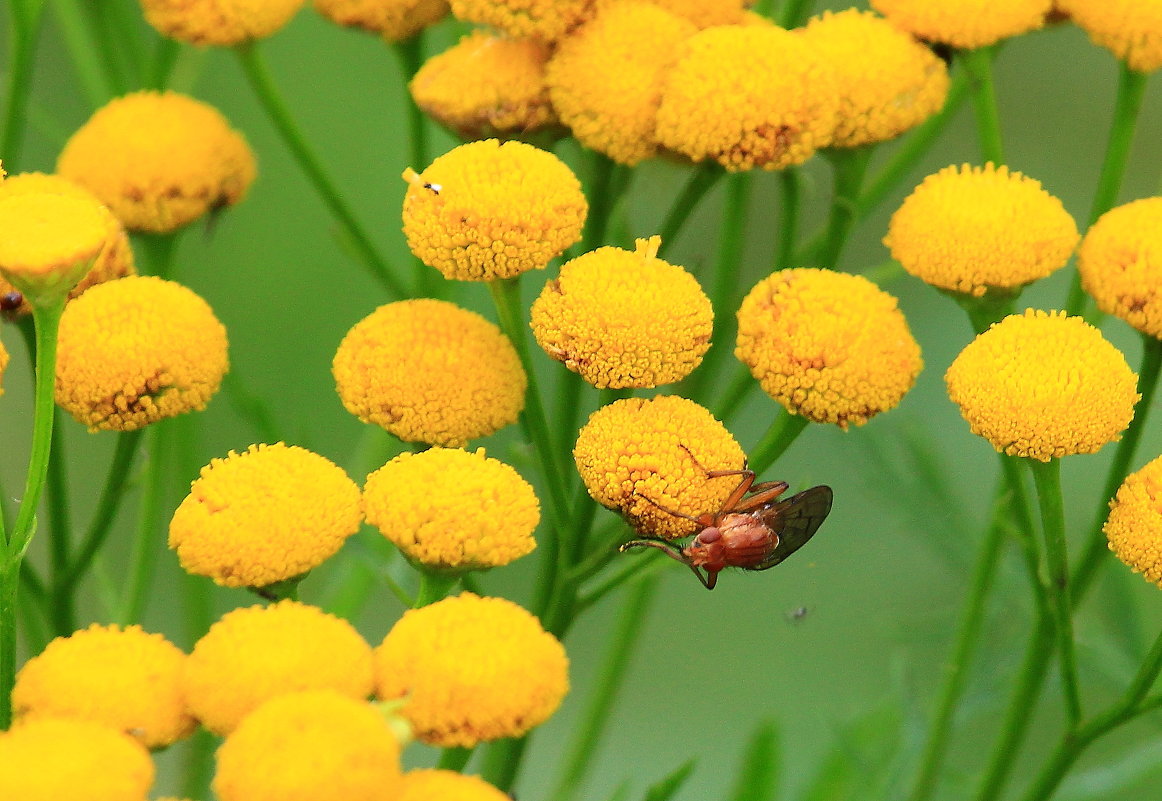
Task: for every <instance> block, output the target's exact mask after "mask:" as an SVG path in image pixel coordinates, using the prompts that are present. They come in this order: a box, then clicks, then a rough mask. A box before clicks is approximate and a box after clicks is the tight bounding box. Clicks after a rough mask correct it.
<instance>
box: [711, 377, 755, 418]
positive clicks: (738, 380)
mask: <svg viewBox="0 0 1162 801" xmlns="http://www.w3.org/2000/svg"><path fill="white" fill-rule="evenodd" d="M758 385H759V382H758V381H756V380H755V379H754V377H753V376H751V374H750V371H749V370H748V369H747V368H746V367H745V366H743V365H738V366H737V367H736V369H735V372H734V378H732V379H730V381H729V382H728V383H727V385H726V389H725V390H724V391H723V393H722V397H721V398H720V399H719V400H718V401H717V402H716V403H715V404H714V416H715V417H717V418H718V419H719V420H729V419H730V418H731V417H732V416H733V415H734V413H735V412H736V411H738V407H739V406H741V405H742V403H743V401H745V400H746V398H747V395H749V394H750V393H751V391H752V390H753V389H754V388H755V387H757V386H758Z"/></svg>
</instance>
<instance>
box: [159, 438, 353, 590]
mask: <svg viewBox="0 0 1162 801" xmlns="http://www.w3.org/2000/svg"><path fill="white" fill-rule="evenodd" d="M362 520H363V508H362V502H361V496H360V492H359V487H358V486H356V484H355V482H354V481H352V480H351V479H350V478H348V477H347V474H346V473H344V472H343V470H342V468H340V467H339V466H337V465H335V464H334V463H333V462H331V461H329V460H328V459H326V458H324V457H322V456H320V455H318V454H317V453H312V452H311V451H308V450H306V449H305V448H299V447H297V446H294V445H291V446H287V445H284V444H283V443H281V442H279V443H276V444H274V445H251V446H250V447H249V448H248V449H247V450H245V451H244V452H242V453H235V452H234V451H231V452H230V454H229V455H228V456H227V457H226V458H225V459H214V460H212V461H211V462H210V464H208V465H207V466H205V467H203V468H202V472H201V475H200V476H199V477H198V478H197V479H196V480H195V481H194V482H193V484H192V485H191V486H190V494H189V495H187V496H186V498H185V500H183V501H182V502H181V505H179V506H178V508H177V511H175V512H174V515H173V519H172V520H171V521H170V524H169V547H170V548H173V549H174V550H175V551H177V554H178V559H180V560H181V563H182V567H184V568H185V569H186V570H187V571H188V572H190V573H193V574H194V575H198V576H208V577H210V578H212V579H213V580H214V582H215V583H217V584H221V585H223V586H225V587H265V586H267V585H268V584H274V583H275V582H279V581H287V580H288V579H294V578H297V577H299V576H302V575H303V574H304V573H307V572H308V571H310V570H312V569H313V568H315V567H318V566H319V565H321V564H322V563H323V562H324V561H326V560H327V559H328V558H330V557H331V556H332V555H334V554H335V552H336V551H338V550H339V548H340V547H342V545H343V543H344V542H345V541H346V539H347V538H348V537H350V536H351V535H352V534H354V533H355V532H356V531H358V530H359V524H360V523H361V522H362Z"/></svg>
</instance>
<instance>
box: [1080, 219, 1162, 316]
mask: <svg viewBox="0 0 1162 801" xmlns="http://www.w3.org/2000/svg"><path fill="white" fill-rule="evenodd" d="M1077 268H1078V270H1079V271H1080V272H1081V285H1082V286H1083V287H1084V288H1085V291H1086V292H1088V293H1089V294H1090V295H1092V296H1093V299H1094V300H1095V301H1097V306H1098V308H1099V309H1101V310H1102V311H1103V312H1105V313H1106V314H1113V315H1116V316H1118V317H1120V318H1122V319H1123V320H1125V321H1126V322H1127V323H1129V324H1130V325H1132V326H1133V327H1134V328H1136V329H1138V330H1139V331H1141V332H1142V333H1144V334H1149V335H1150V336H1152V337H1158V338H1162V197H1151V198H1144V199H1142V200H1135V201H1133V202H1132V203H1127V204H1125V205H1123V206H1118V207H1117V208H1115V209H1112V210H1110V211H1108V212H1106V213H1105V214H1103V215H1102V216H1101V217H1100V218H1099V219H1098V221H1097V222H1096V223H1094V224H1093V226H1092V227H1091V228H1090V229H1089V230H1088V231H1087V232H1086V234H1085V239H1083V240H1082V242H1081V248H1080V250H1079V251H1078V255H1077Z"/></svg>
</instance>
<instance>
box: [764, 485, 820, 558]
mask: <svg viewBox="0 0 1162 801" xmlns="http://www.w3.org/2000/svg"><path fill="white" fill-rule="evenodd" d="M830 511H831V487H827V486H822V485H821V486H818V487H812V488H811V489H809V490H803V491H802V492H800V493H799V494H798V495H794V496H792V497H790V498H787V499H786V500H785V501H779V502H778V503H773V504H771V505H770V506H769V507H767V508H766V509H764V510H763V511H762V512H761V516H762V519H763V522H764V523H766V524H767V525H768V526H770V527H771V530H772V531H774V532H775V533H776V534H778V535H779V544H778V545H777V546H775V549H774V550H773V551H771V552H770V554H769V555H768V556H767V558H766V559H764V560H763V561H761V562H759V563H758V564H757V565H755V566H754V567H752V568H749V569H750V570H766V569H767V568H771V567H774V566H775V565H777V564H779V562H782V561H783V560H784V559H786V558H787V557H788V556H790V555H791V554H793V553H794V552H795V551H797V550H799V549H800V548H802V547H803V546H804V545H806V544H807V540H809V539H811V537H812V536H814V535H815V532H816V531H818V530H819V526H821V525H823V521H824V520H825V519H826V517H827V514H828V512H830Z"/></svg>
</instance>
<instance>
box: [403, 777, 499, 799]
mask: <svg viewBox="0 0 1162 801" xmlns="http://www.w3.org/2000/svg"><path fill="white" fill-rule="evenodd" d="M397 792H398V795H397V796H396V797H395V801H453V799H454V800H455V801H512V799H511V798H510V797H509V796H508V795H507V794H505V793H502V792H501V791H500V790H498V789H496V788H495V787H493V786H492V785H491V784H489V783H488V782H486V781H484V779H482V778H480V777H479V776H466V775H464V774H463V773H457V772H456V771H454V770H410V771H408V772H407V773H405V774H404V775H403V781H401V782H400V784H399V788H398V789H397Z"/></svg>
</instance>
